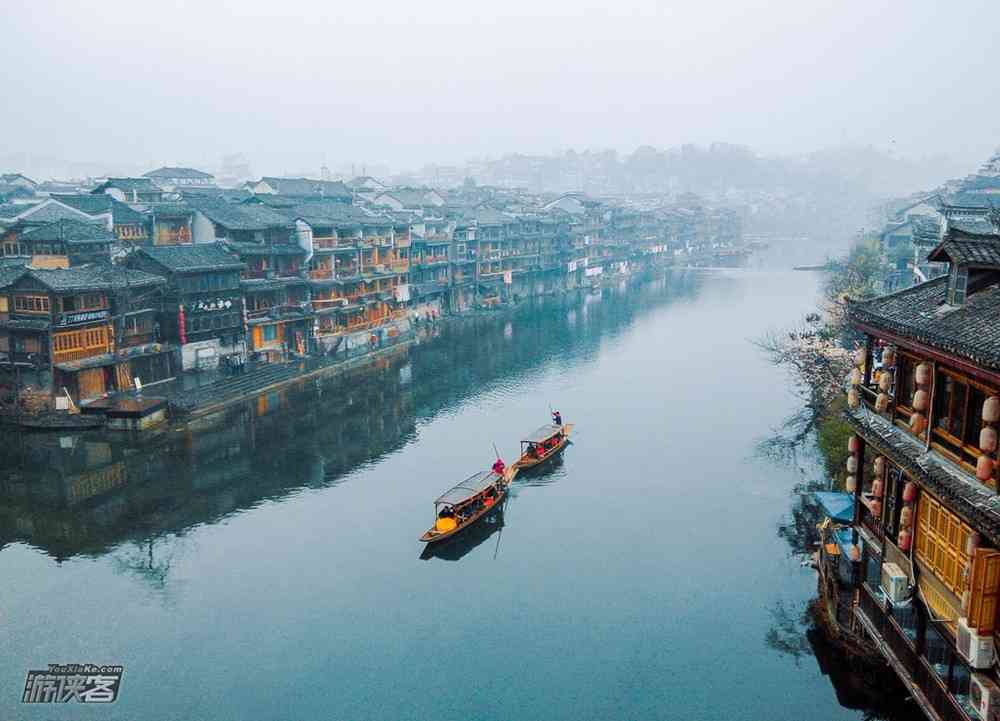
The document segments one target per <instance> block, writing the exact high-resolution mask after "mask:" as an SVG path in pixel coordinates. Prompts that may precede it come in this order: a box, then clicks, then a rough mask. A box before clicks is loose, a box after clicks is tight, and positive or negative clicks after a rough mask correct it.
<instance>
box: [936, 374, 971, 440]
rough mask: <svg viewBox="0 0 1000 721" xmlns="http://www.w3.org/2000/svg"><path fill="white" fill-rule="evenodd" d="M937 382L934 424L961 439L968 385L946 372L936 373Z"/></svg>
mask: <svg viewBox="0 0 1000 721" xmlns="http://www.w3.org/2000/svg"><path fill="white" fill-rule="evenodd" d="M938 382H939V385H938V387H937V389H936V390H937V399H936V403H935V404H934V405H935V409H934V411H935V413H934V415H935V416H936V418H935V421H934V425H935V427H936V428H937V429H939V430H942V431H944V432H945V433H948V434H949V435H952V436H954V437H955V438H958V439H961V438H962V437H963V435H964V434H963V430H964V428H965V410H966V407H965V404H966V401H967V400H968V395H969V387H968V386H967V385H965V384H964V383H961V382H959V381H958V380H957V379H956V378H954V377H952V376H951V375H950V374H947V373H938Z"/></svg>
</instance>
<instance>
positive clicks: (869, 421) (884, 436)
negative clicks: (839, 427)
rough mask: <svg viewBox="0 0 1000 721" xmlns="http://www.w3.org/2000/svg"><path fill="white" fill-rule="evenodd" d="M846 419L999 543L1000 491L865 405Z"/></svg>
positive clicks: (885, 454)
mask: <svg viewBox="0 0 1000 721" xmlns="http://www.w3.org/2000/svg"><path fill="white" fill-rule="evenodd" d="M846 415H847V421H848V423H850V424H851V426H853V427H854V429H855V430H856V431H858V432H859V433H860V434H861V435H862V436H863V437H864V438H865V441H866V442H867V443H869V444H870V445H872V446H874V448H875V449H876V450H877V451H878V452H879V453H880V454H882V455H884V456H886V457H888V458H889V460H891V461H892V462H893V463H895V464H897V465H899V466H901V467H902V468H903V469H905V470H906V471H907V472H908V473H909V474H910V475H911V476H912V477H913V478H914V479H915V480H917V482H918V483H920V484H921V485H923V486H924V487H926V488H927V489H928V490H930V492H931V493H933V494H934V495H935V496H937V497H938V498H940V499H941V500H944V501H946V502H948V506H949V508H952V509H953V510H955V511H956V512H957V513H958V514H959V515H960V516H962V517H963V518H964V519H965V520H966V521H967V522H969V523H970V525H972V526H973V527H974V528H975V529H976V530H978V531H981V532H983V533H985V534H986V536H987V537H988V538H989V539H990V541H991V542H992V543H993V544H994V545H997V544H1000V495H997V493H996V491H993V490H992V489H989V488H987V487H986V486H983V485H981V484H980V483H977V482H976V481H975V480H973V479H972V477H971V476H970V475H969V474H967V473H964V472H963V471H962V470H961V469H959V468H958V467H957V466H955V465H953V464H951V463H949V462H948V461H946V460H944V459H943V458H941V457H940V456H939V455H938V454H937V453H935V452H933V451H931V452H928V451H927V449H926V447H925V446H924V445H923V444H922V443H919V442H918V441H917V439H916V438H914V437H912V436H909V435H908V434H907V433H906V432H905V431H903V430H901V429H899V428H896V427H895V426H893V425H892V424H891V423H890V422H889V421H888V420H887V419H885V418H883V417H882V416H880V415H878V414H876V413H873V412H872V411H870V410H869V409H867V408H865V407H861V408H859V409H858V410H856V411H850V412H848V413H847V414H846Z"/></svg>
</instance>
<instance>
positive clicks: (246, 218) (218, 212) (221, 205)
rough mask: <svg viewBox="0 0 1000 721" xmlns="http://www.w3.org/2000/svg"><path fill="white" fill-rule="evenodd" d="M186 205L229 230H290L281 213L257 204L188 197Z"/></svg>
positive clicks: (289, 223)
mask: <svg viewBox="0 0 1000 721" xmlns="http://www.w3.org/2000/svg"><path fill="white" fill-rule="evenodd" d="M186 200H187V203H188V205H190V206H191V207H192V208H194V209H195V210H197V211H199V212H200V213H202V214H203V215H205V217H207V218H208V219H209V220H211V221H212V222H213V223H218V224H219V225H221V226H222V227H224V228H228V229H229V230H266V229H267V228H292V227H293V223H292V222H291V221H290V220H289V219H288V218H287V217H285V216H284V215H282V214H281V213H278V212H276V211H275V210H273V209H272V208H268V207H267V206H265V205H261V204H259V203H231V202H229V201H227V200H223V199H221V198H210V197H206V198H199V197H197V196H188V197H187V198H186Z"/></svg>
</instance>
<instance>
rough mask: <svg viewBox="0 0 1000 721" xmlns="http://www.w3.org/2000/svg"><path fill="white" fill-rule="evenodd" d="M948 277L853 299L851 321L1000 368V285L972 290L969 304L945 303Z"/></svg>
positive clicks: (849, 311)
mask: <svg viewBox="0 0 1000 721" xmlns="http://www.w3.org/2000/svg"><path fill="white" fill-rule="evenodd" d="M947 289H948V277H947V276H942V277H940V278H935V279H934V280H931V281H928V282H926V283H921V284H920V285H916V286H914V287H912V288H907V289H906V290H901V291H899V292H897V293H891V294H889V295H885V296H882V297H881V298H875V299H873V300H867V301H861V302H849V303H848V306H847V312H848V317H849V318H850V320H851V321H853V322H857V323H865V324H868V325H870V326H873V327H875V328H880V329H884V330H886V331H889V332H891V333H895V334H897V335H900V336H903V337H905V338H910V339H913V340H915V341H918V342H921V343H924V344H926V345H929V346H933V347H935V348H937V349H939V350H942V351H945V352H947V353H953V354H955V355H957V356H961V357H963V358H966V359H968V360H970V361H972V362H973V363H976V364H977V365H980V366H983V367H985V368H991V369H997V370H1000V287H998V286H996V285H993V286H989V287H987V288H984V289H983V290H980V291H978V292H975V293H972V294H971V295H969V297H968V298H967V299H966V301H965V305H963V306H961V307H959V308H955V307H951V306H946V305H945V296H946V293H947Z"/></svg>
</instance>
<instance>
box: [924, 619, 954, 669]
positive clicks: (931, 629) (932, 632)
mask: <svg viewBox="0 0 1000 721" xmlns="http://www.w3.org/2000/svg"><path fill="white" fill-rule="evenodd" d="M951 656H952V654H951V646H950V645H949V644H948V641H947V640H946V639H945V637H944V634H942V633H941V632H940V631H939V630H938V629H937V627H936V626H935V625H934V624H932V623H928V624H927V633H926V634H925V635H924V658H925V659H927V663H928V664H929V665H930V667H931V668H932V669H933V670H934V673H935V674H936V675H937V677H938V678H940V679H941V680H942V681H943V682H945V683H947V682H948V669H949V667H950V666H951Z"/></svg>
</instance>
